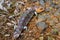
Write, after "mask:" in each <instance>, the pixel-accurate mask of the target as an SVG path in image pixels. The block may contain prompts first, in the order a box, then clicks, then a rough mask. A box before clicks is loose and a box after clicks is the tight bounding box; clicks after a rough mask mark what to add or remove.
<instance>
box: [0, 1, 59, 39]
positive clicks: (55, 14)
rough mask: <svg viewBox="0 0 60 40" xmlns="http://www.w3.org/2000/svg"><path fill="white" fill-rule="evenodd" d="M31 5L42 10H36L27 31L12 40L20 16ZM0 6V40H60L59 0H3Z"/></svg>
mask: <svg viewBox="0 0 60 40" xmlns="http://www.w3.org/2000/svg"><path fill="white" fill-rule="evenodd" d="M8 2H9V3H8ZM19 2H20V3H19ZM18 3H19V4H18ZM9 5H10V6H9ZM33 5H35V6H38V7H39V6H42V8H44V10H43V11H41V10H42V9H40V10H39V9H38V10H36V11H37V15H34V16H33V18H32V19H31V20H30V22H29V23H28V25H27V30H24V31H23V33H22V36H19V37H18V38H17V39H14V37H13V33H14V28H15V27H18V22H19V19H20V17H21V15H22V14H23V12H24V11H26V9H28V8H30V7H32V6H33ZM0 6H1V8H0V9H1V10H0V40H60V0H58V1H57V0H45V1H43V0H40V1H38V0H37V1H36V0H15V1H13V0H11V1H8V0H5V2H3V3H2V4H1V5H0ZM2 6H3V8H5V9H2Z"/></svg>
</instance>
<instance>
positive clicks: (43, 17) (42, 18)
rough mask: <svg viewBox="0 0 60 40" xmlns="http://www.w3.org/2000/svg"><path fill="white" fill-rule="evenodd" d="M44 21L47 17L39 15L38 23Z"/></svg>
mask: <svg viewBox="0 0 60 40" xmlns="http://www.w3.org/2000/svg"><path fill="white" fill-rule="evenodd" d="M44 20H46V17H45V16H43V15H39V16H38V21H39V22H41V21H44Z"/></svg>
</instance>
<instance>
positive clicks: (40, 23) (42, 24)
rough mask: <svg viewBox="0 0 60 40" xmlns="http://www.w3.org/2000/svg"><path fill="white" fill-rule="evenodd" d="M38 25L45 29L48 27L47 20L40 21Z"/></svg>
mask: <svg viewBox="0 0 60 40" xmlns="http://www.w3.org/2000/svg"><path fill="white" fill-rule="evenodd" d="M36 25H37V26H38V27H41V28H42V29H45V28H47V27H48V26H47V24H46V23H45V22H38V23H37V24H36Z"/></svg>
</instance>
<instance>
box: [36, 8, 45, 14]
mask: <svg viewBox="0 0 60 40" xmlns="http://www.w3.org/2000/svg"><path fill="white" fill-rule="evenodd" d="M42 11H44V8H38V9H36V12H37V13H40V12H42Z"/></svg>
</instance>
